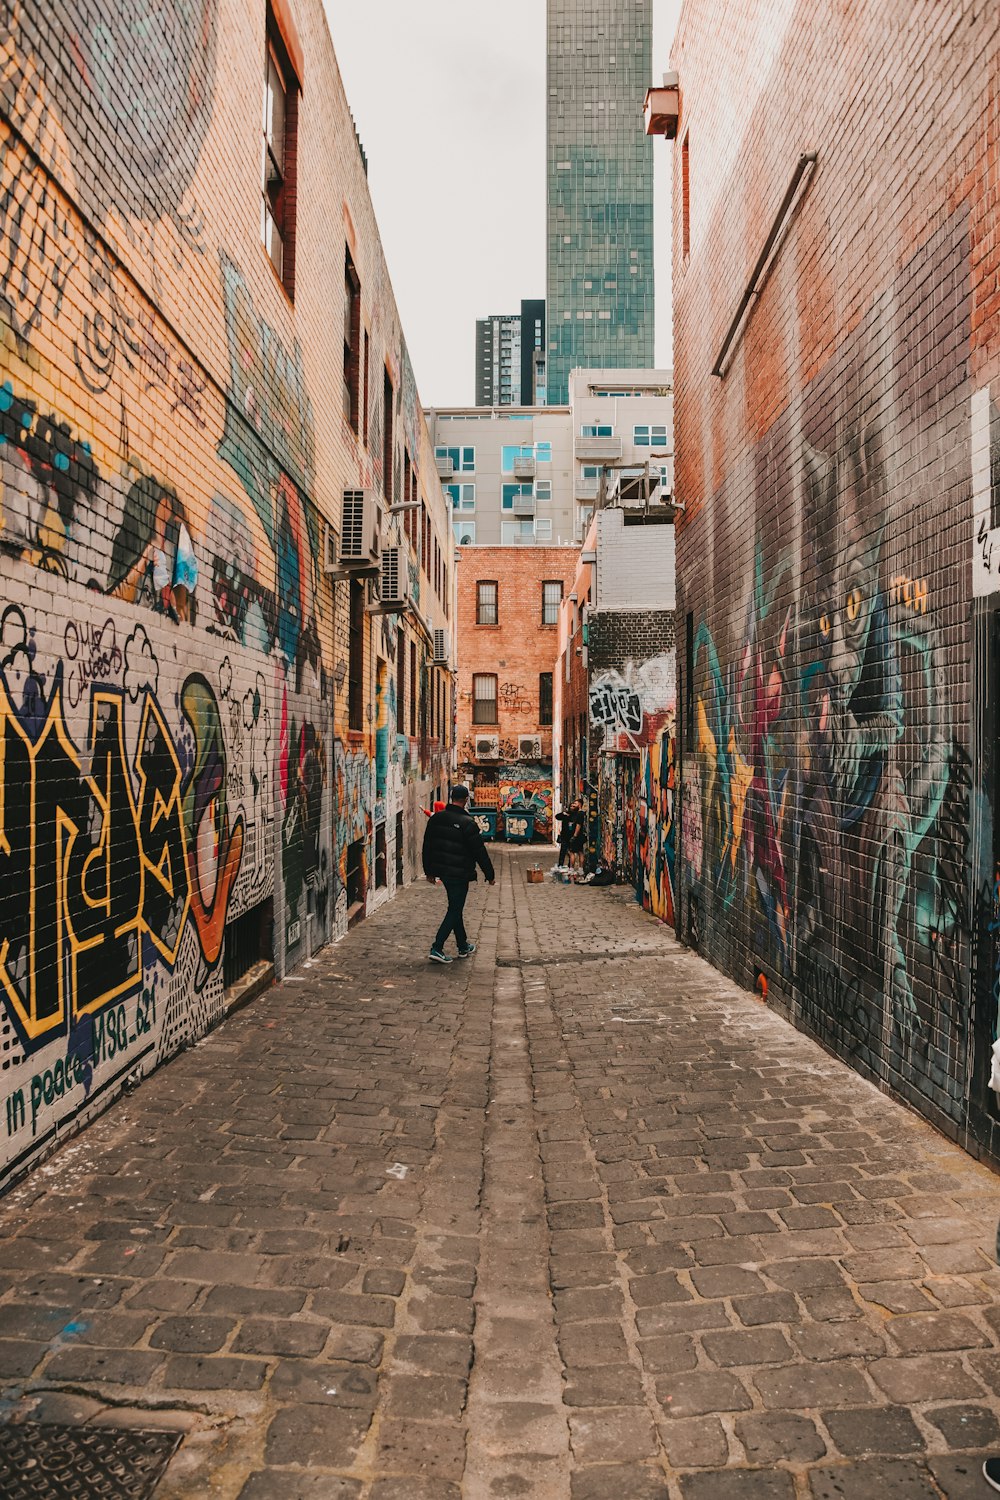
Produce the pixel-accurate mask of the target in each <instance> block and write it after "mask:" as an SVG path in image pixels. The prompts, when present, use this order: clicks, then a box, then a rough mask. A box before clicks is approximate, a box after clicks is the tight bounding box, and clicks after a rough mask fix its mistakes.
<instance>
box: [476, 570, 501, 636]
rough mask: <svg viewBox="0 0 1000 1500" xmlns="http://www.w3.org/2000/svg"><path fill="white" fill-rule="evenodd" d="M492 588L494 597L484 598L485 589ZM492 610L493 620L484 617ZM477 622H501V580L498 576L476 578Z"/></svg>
mask: <svg viewBox="0 0 1000 1500" xmlns="http://www.w3.org/2000/svg"><path fill="white" fill-rule="evenodd" d="M484 589H492V590H493V598H492V600H490V599H488V598H487V599H484V598H483V590H484ZM491 612H492V615H493V618H492V620H490V619H488V618H484V616H487V615H489V614H490V613H491ZM476 624H477V625H499V624H500V581H499V579H497V578H477V579H476Z"/></svg>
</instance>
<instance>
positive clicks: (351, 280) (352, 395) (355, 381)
mask: <svg viewBox="0 0 1000 1500" xmlns="http://www.w3.org/2000/svg"><path fill="white" fill-rule="evenodd" d="M360 378H361V282H360V281H359V280H358V273H357V271H355V269H354V262H353V260H352V259H351V252H350V250H347V251H345V257H344V416H345V417H346V418H347V421H348V423H349V425H350V427H351V430H352V431H353V432H357V430H358V411H359V407H360V405H361V392H360V390H359V389H358V387H359V384H360Z"/></svg>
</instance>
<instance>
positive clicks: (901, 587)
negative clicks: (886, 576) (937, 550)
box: [890, 573, 927, 615]
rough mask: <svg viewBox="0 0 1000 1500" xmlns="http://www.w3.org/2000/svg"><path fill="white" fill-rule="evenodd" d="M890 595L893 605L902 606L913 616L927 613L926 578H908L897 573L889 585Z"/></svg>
mask: <svg viewBox="0 0 1000 1500" xmlns="http://www.w3.org/2000/svg"><path fill="white" fill-rule="evenodd" d="M890 593H891V597H892V602H893V604H902V605H904V606H905V608H906V609H912V610H913V612H914V613H915V614H920V615H923V614H926V613H927V579H926V578H908V577H907V576H906V575H905V574H904V573H897V575H896V577H895V578H893V579H892V582H891V584H890Z"/></svg>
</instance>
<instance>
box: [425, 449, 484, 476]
mask: <svg viewBox="0 0 1000 1500" xmlns="http://www.w3.org/2000/svg"><path fill="white" fill-rule="evenodd" d="M434 457H435V458H450V459H451V463H452V468H453V469H454V470H455V473H456V474H474V473H475V470H476V450H475V448H435V449H434Z"/></svg>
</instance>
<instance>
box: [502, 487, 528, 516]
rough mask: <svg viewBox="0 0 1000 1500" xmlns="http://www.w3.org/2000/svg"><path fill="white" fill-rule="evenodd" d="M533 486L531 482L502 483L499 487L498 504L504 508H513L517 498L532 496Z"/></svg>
mask: <svg viewBox="0 0 1000 1500" xmlns="http://www.w3.org/2000/svg"><path fill="white" fill-rule="evenodd" d="M534 493H535V487H534V485H533V484H530V483H529V484H504V485H501V487H500V494H501V499H500V504H501V507H502V508H503V509H504V510H513V509H514V501H515V500H517V499H521V498H524V499H527V500H531V499H532V498H533V497H534Z"/></svg>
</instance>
